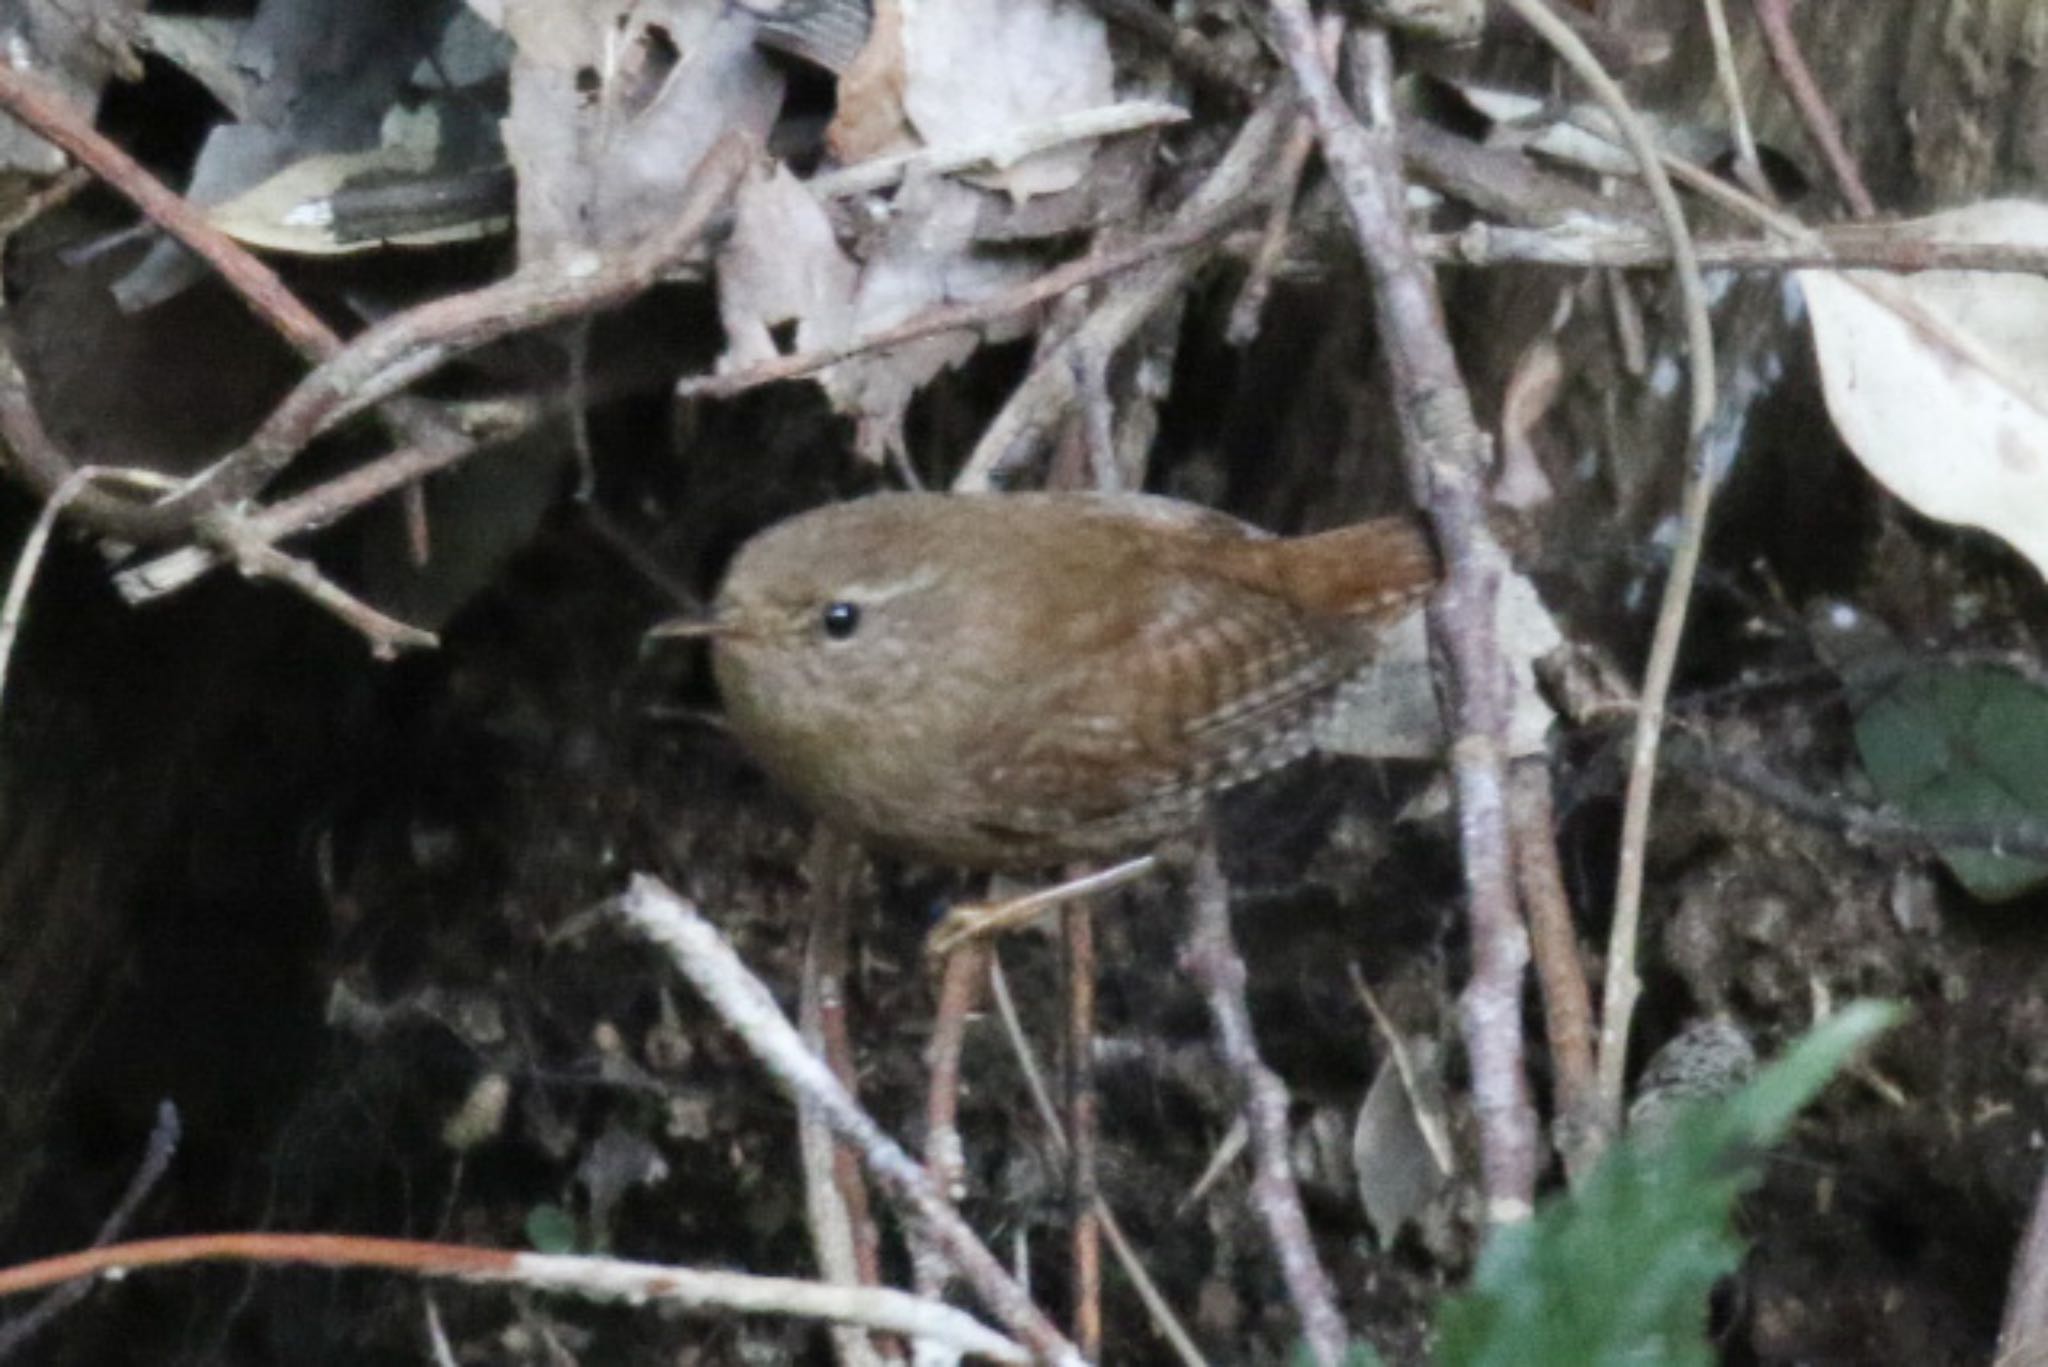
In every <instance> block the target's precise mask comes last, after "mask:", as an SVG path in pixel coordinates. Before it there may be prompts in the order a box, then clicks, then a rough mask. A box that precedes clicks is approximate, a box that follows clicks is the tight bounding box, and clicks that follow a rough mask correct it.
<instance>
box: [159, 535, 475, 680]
mask: <svg viewBox="0 0 2048 1367" xmlns="http://www.w3.org/2000/svg"><path fill="white" fill-rule="evenodd" d="M200 527H201V528H202V530H203V531H204V533H205V535H206V537H207V539H208V540H210V541H212V542H213V543H214V544H215V545H217V546H219V547H220V548H221V549H222V551H223V552H225V554H226V555H227V556H228V558H229V559H230V560H232V561H233V562H234V564H235V566H236V568H237V569H239V570H241V572H242V573H243V574H244V575H246V576H248V577H249V578H251V579H271V580H275V581H276V582H278V583H280V584H284V585H287V586H289V587H291V588H294V589H297V590H298V591H299V592H300V593H302V594H304V595H305V596H306V597H308V598H310V599H312V600H313V601H314V602H315V603H318V604H319V605H320V606H321V607H323V608H326V609H327V610H328V611H329V612H331V613H333V614H334V615H335V616H336V617H339V618H340V619H341V620H342V621H344V622H346V623H348V625H350V626H351V627H354V628H355V629H356V631H357V632H359V633H360V634H361V635H362V637H363V639H364V640H366V641H368V642H369V643H370V653H371V654H373V655H375V656H376V657H377V658H378V659H380V660H389V659H392V658H393V657H395V656H396V655H397V654H398V653H399V652H400V651H402V650H432V649H434V648H435V647H436V646H438V645H440V644H441V639H440V637H438V636H436V635H435V634H434V633H433V632H431V631H422V630H421V629H420V628H418V627H416V626H412V625H411V624H409V623H406V622H401V621H399V620H398V619H397V618H396V617H392V616H390V615H389V614H387V613H382V612H379V611H377V609H375V608H373V607H371V606H370V605H369V604H368V603H365V602H364V601H363V600H362V599H360V598H357V597H356V596H354V595H353V594H351V593H349V592H348V591H347V590H346V589H344V588H342V587H341V586H340V585H339V584H337V583H335V582H334V581H333V580H331V579H329V578H328V577H327V576H326V575H324V574H322V573H320V571H319V570H318V569H317V568H316V567H315V566H314V565H313V563H312V562H311V561H309V560H301V559H299V558H298V557H296V556H291V555H286V554H285V553H284V552H283V551H281V550H279V549H278V548H277V547H275V546H273V545H271V544H270V543H269V542H267V541H265V540H263V538H262V537H260V536H257V535H256V534H255V533H253V532H251V531H250V530H249V525H248V523H247V522H245V521H244V520H243V519H242V517H241V516H240V514H238V513H235V512H234V511H232V510H231V509H228V508H219V509H215V510H214V511H213V512H211V513H208V514H207V515H206V517H205V519H204V520H203V521H201V523H200Z"/></svg>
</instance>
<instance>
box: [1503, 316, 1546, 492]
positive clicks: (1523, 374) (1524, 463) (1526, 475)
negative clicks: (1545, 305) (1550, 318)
mask: <svg viewBox="0 0 2048 1367" xmlns="http://www.w3.org/2000/svg"><path fill="white" fill-rule="evenodd" d="M1563 388H1564V353H1563V351H1561V350H1560V349H1559V348H1558V345H1557V338H1556V337H1555V336H1554V335H1552V334H1549V333H1546V334H1544V335H1543V336H1541V337H1538V338H1537V339H1536V340H1535V341H1534V342H1532V343H1530V345H1529V347H1528V349H1527V350H1525V351H1524V352H1523V353H1522V354H1521V356H1520V357H1518V358H1517V359H1516V361H1515V371H1514V374H1512V375H1510V376H1509V377H1508V385H1507V392H1506V394H1504V395H1503V396H1502V399H1501V406H1500V468H1499V470H1498V471H1497V473H1496V474H1495V475H1494V480H1493V500H1494V502H1496V503H1498V504H1500V505H1501V506H1503V507H1506V508H1518V509H1529V508H1535V507H1539V506H1541V505H1542V504H1545V503H1548V502H1549V501H1550V497H1551V493H1552V490H1551V487H1550V479H1549V477H1548V476H1547V475H1545V474H1544V473H1543V462H1542V461H1540V460H1538V459H1537V458H1536V447H1535V443H1534V442H1533V441H1532V440H1531V434H1532V433H1534V432H1535V430H1536V428H1537V426H1538V424H1540V423H1541V422H1542V421H1543V419H1544V418H1545V417H1546V416H1547V415H1548V414H1549V412H1550V409H1551V407H1552V405H1554V404H1555V403H1556V402H1557V396H1558V394H1559V393H1560V392H1561V391H1562V390H1563Z"/></svg>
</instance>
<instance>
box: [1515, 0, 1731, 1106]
mask: <svg viewBox="0 0 2048 1367" xmlns="http://www.w3.org/2000/svg"><path fill="white" fill-rule="evenodd" d="M1507 3H1508V4H1510V5H1512V6H1513V7H1514V8H1515V9H1516V10H1517V11H1518V12H1520V13H1521V14H1522V17H1523V18H1524V19H1526V20H1528V22H1529V25H1530V27H1532V28H1534V29H1535V30H1536V31H1537V32H1538V33H1539V34H1541V35H1542V36H1543V38H1544V40H1545V41H1546V42H1548V43H1549V44H1550V45H1551V47H1552V48H1553V49H1555V50H1556V52H1557V54H1558V56H1559V57H1561V58H1562V59H1563V60H1564V62H1565V64H1566V65H1567V66H1569V67H1570V68H1571V69H1572V72H1573V74H1575V75H1576V76H1578V78H1579V79H1580V80H1581V81H1582V82H1584V83H1585V85H1586V87H1587V89H1589V90H1590V91H1591V92H1592V93H1593V97H1594V99H1596V100H1597V101H1599V103H1600V105H1601V107H1602V108H1603V109H1605V110H1606V111H1607V115H1608V117H1609V118H1610V119H1612V120H1613V121H1614V126H1615V127H1616V128H1617V129H1618V130H1619V131H1620V133H1621V137H1622V141H1623V142H1624V143H1626V144H1627V146H1628V148H1629V150H1630V152H1632V153H1633V154H1634V155H1635V158H1636V163H1637V166H1638V167H1639V169H1640V170H1641V172H1642V176H1643V183H1644V184H1645V185H1646V186H1648V188H1649V191H1650V197H1651V199H1652V200H1654V201H1655V203H1656V205H1657V214H1658V217H1659V218H1661V219H1662V220H1663V224H1664V230H1665V232H1666V233H1667V234H1668V235H1669V236H1670V239H1671V255H1672V262H1673V267H1674V270H1673V276H1674V279H1675V282H1676V285H1677V288H1678V295H1679V301H1680V304H1681V306H1682V312H1683V314H1684V317H1685V333H1686V350H1687V353H1688V355H1689V357H1690V359H1691V363H1692V391H1691V405H1690V412H1689V421H1688V423H1687V434H1688V436H1689V438H1690V441H1689V445H1688V449H1687V453H1686V465H1685V486H1684V489H1683V491H1682V492H1681V493H1680V495H1679V507H1678V539H1677V544H1676V545H1675V546H1674V548H1673V550H1672V554H1671V571H1670V573H1669V574H1668V575H1667V576H1666V577H1665V581H1664V593H1663V598H1662V599H1661V601H1660V602H1659V603H1658V607H1657V624H1656V627H1655V628H1654V630H1653V632H1652V634H1651V637H1650V659H1649V664H1648V665H1647V666H1646V667H1645V669H1644V671H1643V690H1642V696H1641V698H1640V700H1639V702H1638V705H1637V711H1636V729H1635V738H1634V744H1633V745H1632V746H1631V747H1630V753H1629V774H1628V786H1627V790H1626V793H1625V795H1624V797H1623V800H1622V817H1621V855H1620V860H1619V869H1618V871H1617V873H1616V876H1615V893H1614V921H1613V926H1612V928H1611V930H1610V931H1609V934H1608V939H1607V981H1606V989H1605V992H1604V995H1603V999H1602V1003H1601V1013H1600V1055H1599V1087H1600V1091H1599V1108H1600V1111H1599V1113H1600V1121H1601V1126H1600V1128H1601V1131H1602V1132H1605V1133H1608V1134H1613V1133H1618V1132H1619V1130H1620V1127H1621V1108H1622V1101H1623V1096H1622V1086H1623V1081H1624V1077H1625V1071H1626V1068H1627V1065H1628V1037H1629V1026H1630V1023H1631V1022H1632V1020H1633V1019H1634V1015H1635V1004H1636V998H1637V997H1638V996H1639V995H1640V994H1641V992H1642V983H1641V980H1640V979H1639V978H1638V977H1637V975H1636V941H1637V937H1638V935H1639V932H1640V928H1641V923H1642V904H1643V872H1644V851H1645V848H1646V846H1647V844H1648V841H1649V834H1650V801H1651V797H1652V795H1653V793H1654V791H1655V788H1656V782H1657V743H1658V741H1659V739H1660V738H1661V737H1662V735H1663V732H1664V708H1665V703H1666V700H1667V699H1668V698H1669V696H1670V692H1671V677H1672V674H1673V672H1674V671H1675V670H1676V668H1677V664H1678V647H1679V643H1680V642H1681V641H1682V640H1683V638H1684V635H1685V618H1686V612H1687V609H1688V607H1689V605H1690V604H1691V601H1692V583H1693V578H1694V576H1695V575H1696V574H1697V573H1698V571H1699V562H1700V555H1701V552H1702V550H1703V549H1704V547H1705V545H1706V534H1707V511H1708V507H1709V505H1710V503H1711V502H1712V499H1713V495H1714V482H1713V472H1712V470H1711V469H1709V468H1708V460H1707V449H1706V444H1705V443H1704V442H1703V441H1702V440H1701V437H1702V436H1703V435H1704V433H1705V432H1706V430H1707V425H1708V424H1709V423H1710V422H1711V421H1712V420H1713V416H1714V396H1715V392H1716V388H1717V386H1716V380H1715V366H1714V334H1713V328H1712V325H1711V324H1710V323H1709V321H1708V318H1707V302H1706V287H1705V285H1704V284H1703V283H1702V282H1701V280H1700V272H1699V260H1698V257H1697V255H1696V254H1695V253H1694V251H1693V247H1692V234H1691V231H1690V229H1688V228H1687V226H1686V222H1685V214H1684V212H1683V210H1681V209H1680V207H1679V204H1678V196H1677V193H1676V192H1675V191H1674V190H1673V189H1672V188H1671V181H1670V179H1669V178H1668V177H1667V176H1666V175H1665V172H1664V162H1663V158H1662V155H1661V153H1660V152H1659V151H1658V149H1657V146H1656V143H1655V142H1654V141H1653V140H1652V139H1651V137H1650V133H1649V130H1648V129H1647V128H1645V127H1644V126H1643V122H1642V120H1641V119H1640V118H1638V117H1637V116H1636V113H1635V111H1634V110H1633V109H1632V108H1630V107H1629V103H1628V99H1627V97H1626V96H1625V95H1623V94H1622V92H1621V87H1619V86H1617V85H1616V84H1615V83H1614V81H1613V80H1612V79H1611V78H1610V77H1609V76H1608V75H1607V73H1606V72H1605V71H1603V70H1601V68H1600V63H1599V61H1598V60H1597V59H1596V58H1595V57H1594V56H1593V54H1592V53H1591V52H1589V51H1587V50H1586V46H1585V44H1583V43H1582V42H1580V41H1579V39H1578V38H1577V37H1576V36H1575V35H1574V34H1573V33H1572V31H1571V29H1570V28H1568V27H1567V26H1566V25H1565V24H1563V23H1562V22H1560V21H1559V20H1558V18H1557V16H1556V15H1555V14H1553V13H1551V11H1550V9H1549V8H1548V6H1546V5H1545V4H1544V3H1543V0H1507Z"/></svg>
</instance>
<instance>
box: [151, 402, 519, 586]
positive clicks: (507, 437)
mask: <svg viewBox="0 0 2048 1367" xmlns="http://www.w3.org/2000/svg"><path fill="white" fill-rule="evenodd" d="M546 411H547V410H546V406H545V405H542V404H537V403H522V404H517V405H513V406H511V407H510V408H509V409H508V410H507V411H506V412H504V413H503V414H502V415H500V416H499V417H498V418H496V419H495V420H493V421H492V422H491V424H490V425H489V426H488V428H486V429H484V430H479V431H473V432H470V433H469V434H468V435H467V437H466V439H465V440H463V441H460V442H446V441H440V440H434V441H431V442H429V443H428V444H426V445H424V446H407V447H403V448H401V449H399V450H396V451H392V452H389V453H388V454H386V455H383V456H379V457H378V458H377V459H375V460H373V461H371V462H369V463H368V464H367V465H360V466H357V467H356V468H355V469H353V470H350V471H348V472H347V473H346V474H341V475H336V476H335V477H334V478H333V479H330V480H328V481H326V482H325V483H323V484H318V485H315V486H314V487H313V488H311V489H308V490H307V491H306V492H305V493H303V494H296V495H294V496H293V497H291V498H288V499H283V500H281V501H279V502H277V503H273V504H271V505H270V506H269V507H267V508H264V509H263V510H261V511H260V512H252V513H249V514H247V515H246V516H245V517H244V521H245V522H246V523H247V524H248V527H249V531H250V534H251V535H253V536H256V537H259V538H261V539H262V540H265V541H272V542H276V541H282V540H284V539H285V538H287V537H291V536H298V535H300V534H302V533H305V532H311V531H318V530H319V529H320V528H322V527H326V526H329V525H331V524H332V523H335V522H338V521H340V520H341V519H342V518H344V517H346V516H347V515H348V514H350V513H352V512H354V511H355V510H356V509H358V508H361V507H363V506H365V505H366V504H370V503H374V502H376V501H377V500H378V499H380V498H383V497H384V496H385V495H387V494H392V493H396V492H397V491H399V490H400V489H406V488H411V487H414V486H416V485H417V484H418V483H419V482H420V481H421V480H423V479H425V478H426V477H427V476H428V475H431V474H435V473H437V472H439V471H441V470H445V469H447V468H449V467H450V466H452V465H458V464H460V463H461V462H463V461H465V460H468V459H469V458H470V457H471V456H474V455H477V454H479V453H480V452H482V451H484V450H486V449H488V448H489V447H491V446H494V445H497V444H500V443H502V442H507V441H511V440H513V439H514V438H516V437H519V436H521V435H522V434H524V433H525V432H527V431H529V430H530V429H531V428H532V427H533V426H534V425H535V424H536V423H538V422H540V421H541V420H542V418H543V417H545V416H546ZM220 563H221V556H220V552H219V551H218V550H216V549H214V548H212V547H209V546H180V547H179V548H178V549H177V550H174V551H170V552H168V553H166V554H164V555H161V556H158V557H157V558H156V559H154V560H149V561H145V562H143V563H142V564H140V565H137V566H135V567H133V568H132V569H126V570H123V571H121V573H119V574H117V575H115V576H114V585H115V587H116V588H118V589H119V590H120V591H121V595H122V596H123V597H124V598H126V599H127V600H128V601H129V602H131V603H141V602H147V601H148V600H149V599H152V598H160V597H162V596H163V595H165V594H167V593H172V592H175V591H176V590H178V589H181V588H183V587H185V585H187V584H189V583H191V582H192V581H193V580H195V579H197V578H198V577H199V576H200V575H202V574H205V573H206V572H207V571H208V570H210V569H212V568H213V567H214V566H216V565H218V564H220Z"/></svg>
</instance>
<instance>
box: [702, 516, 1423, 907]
mask: <svg viewBox="0 0 2048 1367" xmlns="http://www.w3.org/2000/svg"><path fill="white" fill-rule="evenodd" d="M1436 574H1437V570H1436V560H1435V557H1434V555H1433V553H1432V552H1431V550H1430V546H1429V543H1428V541H1427V539H1426V538H1425V537H1424V536H1423V534H1422V533H1421V531H1420V530H1419V529H1418V528H1417V527H1416V526H1415V525H1414V524H1413V523H1412V522H1410V521H1407V520H1405V519H1385V520H1381V521H1377V522H1368V523H1361V524H1358V525H1356V526H1351V527H1344V528H1340V529H1338V530H1336V531H1331V532H1325V533H1322V534H1319V535H1315V536H1305V537H1292V538H1278V537H1269V536H1267V535H1265V534H1264V533H1261V532H1259V531H1257V530H1256V529H1254V528H1252V527H1249V526H1247V525H1246V524H1244V523H1241V522H1238V521H1236V520H1235V519H1232V518H1229V517H1225V516H1223V515H1221V514H1218V513H1214V512H1211V511H1209V510H1206V509H1201V508H1197V507H1195V506H1194V505H1190V504H1185V503H1179V502H1175V501H1173V500H1169V499H1160V498H1152V497H1148V496H1144V495H1136V494H1114V495H1098V494H1011V495H938V494H890V495H881V496H877V497H872V498H868V499H863V500H860V501H858V502H854V503H847V504H839V505H834V506H832V507H828V508H823V509H819V510H817V511H814V512H811V513H806V514H804V515H802V516H800V517H797V518H794V519H791V520H790V521H788V522H785V523H782V524H780V525H778V526H775V527H772V528H770V529H769V530H768V531H766V532H764V533H762V534H761V535H760V536H759V537H756V538H755V539H754V540H753V541H751V542H749V543H748V544H747V546H745V547H744V548H743V549H742V550H741V552H740V555H739V557H738V558H737V559H736V560H735V562H734V564H733V566H732V569H731V570H730V572H729V573H728V575H727V579H726V582H725V585H724V586H723V588H722V589H721V590H720V593H719V599H718V604H717V607H716V613H717V628H716V632H715V637H716V640H715V667H716V671H717V675H718V679H719V683H720V687H721V691H722V692H723V694H724V695H725V699H726V706H727V711H728V714H729V716H730V719H731V723H732V726H733V729H734V731H735V732H736V733H737V734H738V735H739V737H740V739H741V740H742V742H743V743H745V744H746V745H747V747H748V748H749V749H750V750H751V751H752V753H753V754H754V755H755V756H756V758H758V759H759V760H760V762H761V763H762V765H763V767H765V768H766V769H767V770H768V771H769V773H770V774H771V775H772V776H773V777H775V778H776V779H777V780H778V781H780V782H781V783H782V784H783V785H784V786H786V787H787V788H789V789H790V790H791V791H792V792H793V793H794V794H795V795H796V796H797V797H798V798H799V799H801V800H803V801H804V802H805V803H807V804H808V805H809V806H811V807H812V808H813V809H814V810H816V811H817V812H818V813H819V814H820V815H821V816H823V817H825V818H826V819H827V820H829V821H832V822H834V823H835V824H837V825H840V826H842V827H845V828H847V829H849V830H850V831H851V832H852V833H854V834H855V835H857V836H860V837H862V838H864V839H866V840H868V841H869V842H871V843H874V844H877V845H880V846H883V847H885V848H889V849H893V850H896V851H898V852H902V853H906V854H910V855H913V856H918V857H923V858H927V859H932V860H936V861H940V862H946V863H955V864H962V865H966V866H970V867H979V868H1020V867H1037V866H1044V865H1049V864H1053V863H1059V862H1065V861H1068V860H1075V859H1095V858H1106V857H1110V856H1115V855H1121V854H1127V853H1130V852H1133V851H1134V850H1138V849H1142V848H1144V847H1145V846H1146V845H1148V844H1151V843H1155V842H1157V841H1158V840H1160V839H1163V838H1165V837H1167V836H1170V835H1173V834H1175V833H1177V832H1179V831H1182V830H1185V829H1187V828H1188V827H1190V826H1192V825H1193V824H1194V823H1195V822H1196V821H1197V820H1198V819H1199V817H1200V813H1201V810H1202V806H1203V803H1204V802H1205V800H1206V799H1207V798H1208V797H1209V796H1210V795H1211V794H1213V793H1216V792H1218V791H1221V790H1222V789H1225V788H1228V787H1230V786H1232V785H1234V784H1237V783H1241V782H1244V781H1246V780H1248V779H1251V778H1254V777H1256V776H1258V775H1260V774H1263V773H1266V772H1268V771H1270V770H1272V769H1275V768H1277V767H1279V766H1280V765H1282V764H1285V763H1288V762H1289V761H1291V760H1293V759H1296V758H1298V757H1300V756H1301V755H1303V754H1305V753H1307V751H1308V750H1309V749H1310V748H1311V746H1312V744H1313V740H1312V737H1313V733H1314V728H1315V724H1316V722H1317V721H1318V719H1319V718H1320V716H1321V714H1322V712H1323V711H1324V709H1326V708H1327V706H1328V704H1329V702H1330V699H1331V697H1332V695H1333V694H1334V693H1335V691H1336V689H1337V687H1338V685H1339V684H1341V683H1342V682H1343V681H1344V680H1345V679H1347V678H1348V677H1350V676H1351V675H1353V674H1354V673H1356V672H1357V670H1358V669H1359V668H1360V667H1361V666H1362V665H1364V664H1365V662H1366V661H1367V660H1368V659H1369V658H1370V656H1371V654H1372V650H1373V647H1374V643H1375V641H1376V639H1377V637H1378V634H1379V631H1380V630H1381V629H1382V628H1384V627H1385V626H1387V625H1388V624H1390V623H1391V622H1393V621H1395V620H1397V619H1399V618H1400V617H1402V616H1404V615H1405V614H1406V613H1407V612H1408V611H1409V610H1411V609H1412V608H1413V607H1414V606H1415V605H1416V604H1417V603H1418V602H1419V601H1420V599H1421V597H1422V596H1423V595H1424V594H1426V593H1427V592H1428V590H1429V588H1430V587H1431V586H1432V585H1433V584H1434V583H1435V581H1436ZM834 604H842V605H850V606H851V608H852V609H853V613H854V614H855V615H856V617H857V625H856V626H855V627H854V628H853V629H852V630H851V631H850V632H848V633H847V634H846V635H845V636H844V637H843V638H837V637H835V636H834V634H832V633H831V632H829V631H828V630H827V628H826V625H825V614H826V611H827V609H828V608H830V607H831V606H832V605H834ZM841 615H842V616H844V613H843V610H842V614H841Z"/></svg>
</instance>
